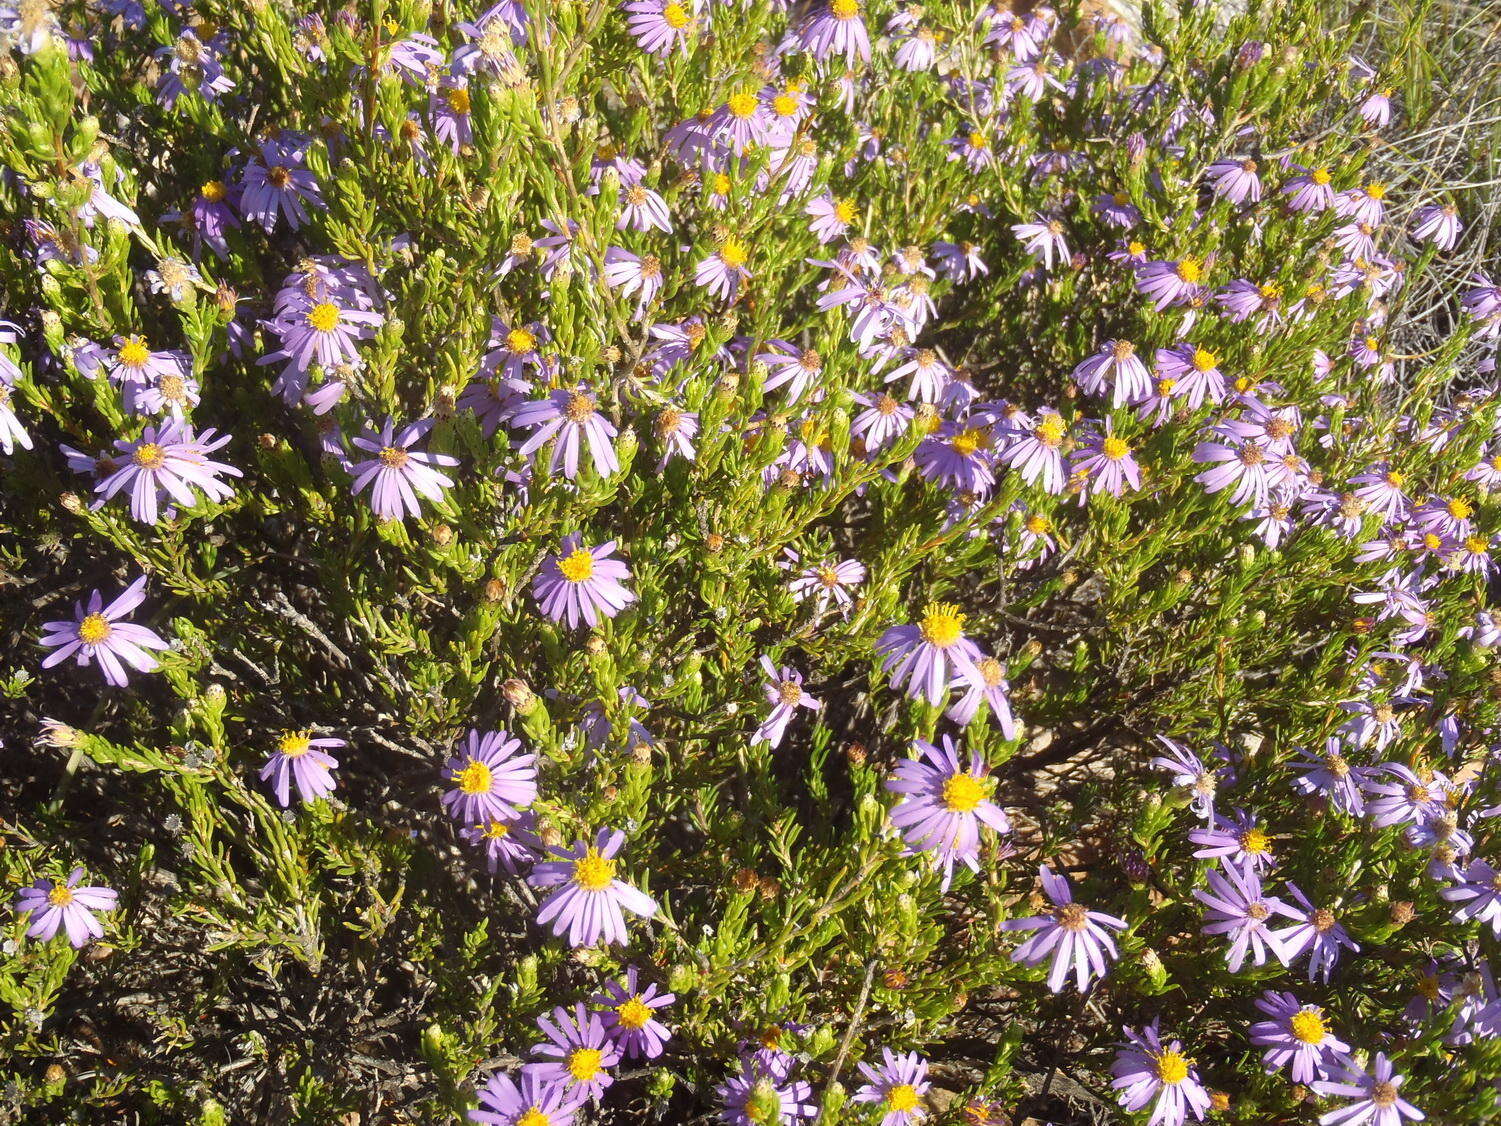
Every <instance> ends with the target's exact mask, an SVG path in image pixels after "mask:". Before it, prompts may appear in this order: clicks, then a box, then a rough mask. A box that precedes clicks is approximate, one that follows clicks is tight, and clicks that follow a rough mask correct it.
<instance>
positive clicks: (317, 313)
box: [307, 301, 339, 332]
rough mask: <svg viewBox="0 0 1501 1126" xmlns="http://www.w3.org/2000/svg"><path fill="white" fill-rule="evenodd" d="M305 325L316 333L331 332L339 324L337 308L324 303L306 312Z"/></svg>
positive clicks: (326, 302) (329, 303)
mask: <svg viewBox="0 0 1501 1126" xmlns="http://www.w3.org/2000/svg"><path fill="white" fill-rule="evenodd" d="M307 323H308V325H309V326H310V327H311V328H313V329H314V330H315V331H317V332H332V331H333V330H334V326H335V325H337V324H338V323H339V307H338V306H337V305H335V304H333V303H331V302H328V301H324V302H323V303H322V304H319V305H314V306H313V307H312V308H311V309H309V310H308V311H307Z"/></svg>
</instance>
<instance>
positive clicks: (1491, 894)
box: [1439, 860, 1501, 938]
mask: <svg viewBox="0 0 1501 1126" xmlns="http://www.w3.org/2000/svg"><path fill="white" fill-rule="evenodd" d="M1439 896H1440V898H1442V899H1444V900H1445V901H1446V902H1448V903H1453V904H1456V905H1457V906H1456V907H1455V908H1454V918H1455V920H1456V921H1457V922H1461V923H1464V922H1468V921H1469V920H1471V919H1474V920H1475V921H1476V922H1478V923H1482V924H1487V923H1488V924H1489V925H1490V928H1491V932H1492V933H1493V934H1495V935H1496V937H1498V938H1501V872H1498V871H1497V870H1496V869H1495V868H1493V867H1492V866H1491V865H1489V864H1487V863H1486V862H1485V861H1484V860H1472V861H1470V864H1469V867H1467V868H1466V869H1465V871H1464V879H1463V880H1462V881H1461V882H1460V883H1459V884H1458V885H1456V886H1455V887H1450V888H1443V889H1441V890H1440V891H1439Z"/></svg>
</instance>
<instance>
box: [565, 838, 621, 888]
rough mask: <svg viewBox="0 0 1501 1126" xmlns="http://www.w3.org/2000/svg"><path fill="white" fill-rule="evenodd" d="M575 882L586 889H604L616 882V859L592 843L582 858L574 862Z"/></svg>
mask: <svg viewBox="0 0 1501 1126" xmlns="http://www.w3.org/2000/svg"><path fill="white" fill-rule="evenodd" d="M573 882H574V883H576V884H578V886H579V887H581V888H583V889H584V890H585V891H604V890H605V888H607V887H609V886H610V885H611V884H612V883H614V882H615V861H613V860H610V859H608V858H607V857H604V856H601V855H600V854H599V849H597V848H594V847H593V846H592V845H591V846H590V848H589V850H588V851H587V852H585V853H584V857H583V859H582V860H575V861H574V862H573Z"/></svg>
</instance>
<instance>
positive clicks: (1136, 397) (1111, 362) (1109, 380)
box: [1074, 340, 1152, 407]
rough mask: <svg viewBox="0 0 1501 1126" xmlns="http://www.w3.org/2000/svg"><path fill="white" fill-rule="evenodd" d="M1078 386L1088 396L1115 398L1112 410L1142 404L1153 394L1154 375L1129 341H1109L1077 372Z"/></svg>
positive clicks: (1082, 362) (1083, 361)
mask: <svg viewBox="0 0 1501 1126" xmlns="http://www.w3.org/2000/svg"><path fill="white" fill-rule="evenodd" d="M1074 382H1075V383H1077V384H1078V385H1079V390H1081V391H1083V392H1084V393H1085V394H1086V395H1104V394H1105V393H1106V392H1107V391H1108V392H1110V394H1111V405H1112V406H1117V407H1119V406H1125V405H1127V404H1134V403H1139V402H1141V401H1142V400H1143V399H1145V398H1147V397H1148V396H1149V395H1151V393H1152V373H1151V372H1149V371H1148V370H1147V365H1146V364H1144V363H1142V361H1141V357H1140V356H1139V355H1137V353H1136V345H1134V344H1132V343H1131V342H1130V341H1129V340H1107V341H1105V343H1104V344H1103V345H1101V346H1100V350H1099V351H1098V352H1096V353H1095V354H1094V355H1092V356H1088V357H1086V358H1085V359H1083V360H1081V361H1080V362H1079V363H1078V365H1076V366H1075V368H1074Z"/></svg>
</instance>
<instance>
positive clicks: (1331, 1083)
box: [1313, 1052, 1423, 1126]
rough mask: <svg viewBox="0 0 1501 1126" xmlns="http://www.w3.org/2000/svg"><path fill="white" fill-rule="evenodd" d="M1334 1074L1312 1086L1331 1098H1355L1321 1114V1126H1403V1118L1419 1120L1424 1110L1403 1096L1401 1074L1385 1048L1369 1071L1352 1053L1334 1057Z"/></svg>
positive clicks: (1377, 1054) (1332, 1069)
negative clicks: (1396, 1069) (1395, 1069)
mask: <svg viewBox="0 0 1501 1126" xmlns="http://www.w3.org/2000/svg"><path fill="white" fill-rule="evenodd" d="M1331 1071H1332V1073H1333V1076H1334V1078H1333V1079H1329V1080H1320V1081H1319V1082H1317V1083H1315V1084H1314V1085H1313V1089H1314V1090H1315V1091H1317V1092H1318V1093H1319V1094H1321V1095H1327V1096H1329V1097H1330V1098H1339V1099H1353V1100H1355V1101H1354V1102H1351V1103H1348V1104H1346V1105H1345V1106H1342V1107H1338V1108H1336V1109H1334V1110H1331V1111H1329V1112H1328V1113H1326V1114H1321V1115H1320V1116H1319V1126H1359V1124H1362V1123H1365V1124H1369V1126H1402V1120H1403V1119H1404V1118H1405V1119H1410V1120H1412V1121H1413V1122H1420V1121H1422V1119H1423V1112H1422V1111H1420V1110H1419V1109H1418V1108H1417V1107H1415V1106H1413V1105H1412V1104H1411V1103H1410V1102H1408V1101H1407V1100H1406V1099H1404V1098H1403V1097H1402V1095H1401V1093H1400V1091H1399V1088H1400V1087H1401V1086H1402V1076H1400V1075H1398V1074H1396V1072H1395V1071H1394V1070H1393V1068H1392V1063H1391V1060H1389V1059H1387V1058H1386V1054H1385V1053H1384V1052H1377V1053H1376V1062H1375V1065H1374V1066H1373V1067H1372V1068H1371V1070H1370V1071H1369V1072H1368V1071H1366V1070H1365V1069H1364V1068H1362V1067H1360V1066H1359V1065H1357V1064H1356V1063H1355V1061H1354V1060H1352V1059H1350V1057H1349V1056H1346V1055H1339V1056H1336V1057H1335V1063H1334V1065H1333V1066H1332V1068H1331Z"/></svg>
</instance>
